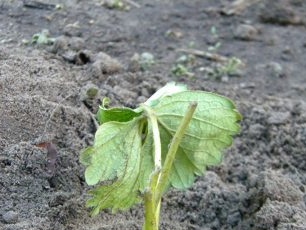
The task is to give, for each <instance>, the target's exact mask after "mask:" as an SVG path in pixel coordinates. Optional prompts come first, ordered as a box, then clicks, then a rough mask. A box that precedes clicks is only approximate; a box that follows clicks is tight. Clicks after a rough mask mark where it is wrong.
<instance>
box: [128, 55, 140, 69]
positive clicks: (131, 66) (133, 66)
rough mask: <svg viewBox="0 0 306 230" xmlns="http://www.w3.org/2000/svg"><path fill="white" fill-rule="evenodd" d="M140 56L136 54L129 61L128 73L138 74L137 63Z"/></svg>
mask: <svg viewBox="0 0 306 230" xmlns="http://www.w3.org/2000/svg"><path fill="white" fill-rule="evenodd" d="M139 59H140V55H139V54H138V53H135V54H134V55H133V56H132V57H131V59H130V63H129V65H128V71H130V72H133V73H135V72H138V71H139V70H140V68H141V66H140V63H139Z"/></svg>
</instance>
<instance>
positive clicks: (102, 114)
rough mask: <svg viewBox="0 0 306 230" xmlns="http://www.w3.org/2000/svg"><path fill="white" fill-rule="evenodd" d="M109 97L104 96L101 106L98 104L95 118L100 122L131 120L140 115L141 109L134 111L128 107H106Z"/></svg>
mask: <svg viewBox="0 0 306 230" xmlns="http://www.w3.org/2000/svg"><path fill="white" fill-rule="evenodd" d="M109 102H110V101H109V99H108V98H104V100H103V103H102V106H100V108H99V111H98V113H97V119H98V121H99V123H100V124H103V123H105V122H109V121H119V122H127V121H131V120H132V119H133V118H135V117H138V116H140V115H141V113H142V111H135V110H133V109H130V108H126V107H123V108H116V107H114V108H111V109H108V108H106V107H107V106H108V104H109Z"/></svg>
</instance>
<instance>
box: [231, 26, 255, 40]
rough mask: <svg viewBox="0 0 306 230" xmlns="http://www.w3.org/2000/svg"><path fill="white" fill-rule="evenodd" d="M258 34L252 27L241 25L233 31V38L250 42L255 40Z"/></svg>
mask: <svg viewBox="0 0 306 230" xmlns="http://www.w3.org/2000/svg"><path fill="white" fill-rule="evenodd" d="M258 33H259V32H258V30H257V29H256V28H255V27H254V26H251V25H247V24H241V25H239V26H238V27H237V28H236V29H235V31H234V36H235V38H237V39H240V40H245V41H252V40H255V39H256V36H257V35H258Z"/></svg>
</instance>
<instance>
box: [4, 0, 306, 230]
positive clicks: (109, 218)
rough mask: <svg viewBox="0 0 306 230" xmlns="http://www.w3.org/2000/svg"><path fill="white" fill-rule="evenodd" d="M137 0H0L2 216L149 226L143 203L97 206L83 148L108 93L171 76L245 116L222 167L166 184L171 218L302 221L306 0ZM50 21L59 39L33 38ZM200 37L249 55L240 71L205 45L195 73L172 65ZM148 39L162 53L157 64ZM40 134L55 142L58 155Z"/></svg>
mask: <svg viewBox="0 0 306 230" xmlns="http://www.w3.org/2000/svg"><path fill="white" fill-rule="evenodd" d="M135 1H136V2H137V3H138V4H139V5H140V8H137V7H135V6H134V5H128V6H129V7H130V10H129V11H120V10H117V9H107V8H106V7H105V6H101V4H99V2H98V1H85V0H84V1H82V0H79V1H78V0H70V1H66V5H64V8H63V9H61V10H54V9H52V7H51V8H50V9H40V8H37V7H36V8H31V7H29V6H31V5H33V3H35V2H34V1H27V0H25V1H23V2H22V1H17V0H16V1H11V0H1V1H0V229H5V230H8V229H10V230H13V229H14V230H15V229H56V230H58V229H141V225H142V222H143V219H142V218H143V217H142V216H143V211H142V206H137V207H135V208H133V209H132V210H130V211H128V212H125V213H118V214H116V215H112V214H111V213H109V212H103V213H102V214H101V215H100V216H98V217H96V218H90V217H89V211H90V210H88V209H86V208H85V201H86V193H87V190H88V186H87V185H86V184H85V182H84V176H83V173H84V168H83V166H81V165H80V163H79V161H78V156H79V153H80V151H81V150H82V148H84V147H86V146H88V145H90V144H91V143H92V141H93V135H94V133H95V123H94V121H93V117H92V115H91V113H95V112H96V110H97V107H98V105H99V104H100V102H101V98H103V97H104V96H108V97H110V98H111V99H112V101H113V103H114V104H117V105H125V106H136V105H137V104H138V103H140V102H143V101H144V100H145V99H146V98H148V97H149V96H150V95H151V94H152V93H153V92H154V91H155V90H156V89H158V88H160V87H161V86H162V85H164V84H165V83H166V82H169V81H180V82H184V83H186V84H188V85H189V87H190V88H192V89H201V90H208V91H214V92H218V93H221V94H223V95H226V96H229V97H231V98H232V99H233V100H234V101H235V102H236V103H237V106H238V108H239V110H240V111H241V113H242V114H243V116H244V119H243V122H242V132H241V134H240V135H239V136H238V137H237V138H236V139H235V143H234V145H233V146H232V148H231V149H230V150H228V151H227V152H226V154H225V158H224V163H223V164H222V165H221V166H220V167H215V168H212V169H210V170H209V171H208V172H207V174H206V176H205V177H202V178H198V180H197V182H196V183H195V184H194V186H193V187H192V188H191V189H189V190H188V191H186V192H181V191H175V190H172V191H171V192H170V193H168V195H167V196H166V197H165V198H164V200H163V215H162V224H161V229H278V230H285V229H294V230H295V229H299V230H300V229H306V193H305V190H306V101H305V98H306V77H305V71H306V62H305V60H306V40H305V37H306V36H305V35H306V30H305V23H306V22H305V18H306V3H305V1H303V0H291V1H285V0H282V1H280V0H279V1H244V2H247V3H248V2H249V3H253V4H248V5H244V6H245V7H243V6H242V7H241V5H239V7H240V8H239V7H238V8H235V7H234V8H233V7H230V6H231V4H230V3H231V1H215V0H207V1H204V0H194V1H188V0H167V1H166V0H164V1H162V0H156V1H149V0H139V1H137V0H135ZM242 2H243V1H242ZM45 3H49V4H53V3H57V2H55V1H51V0H50V1H45ZM24 4H25V5H24ZM34 5H35V4H34ZM36 6H37V5H36ZM43 6H46V5H43ZM43 29H48V30H49V32H50V36H51V37H55V38H56V41H55V43H54V44H53V45H45V46H44V45H41V46H38V45H31V44H28V45H27V44H25V43H26V41H25V39H28V40H31V38H32V35H33V34H36V33H39V32H41V30H43ZM218 43H219V44H220V45H221V46H220V47H219V48H218V46H219V45H218ZM190 48H192V49H193V50H200V51H208V50H210V52H213V53H216V54H219V55H222V56H225V57H227V58H231V57H237V58H239V59H240V60H241V61H242V62H243V63H244V65H243V66H241V67H240V68H239V69H238V70H237V71H235V73H234V74H231V73H229V72H226V71H223V72H222V71H220V68H221V69H222V66H221V67H220V65H224V63H223V64H221V63H220V62H218V61H214V60H208V59H207V58H203V57H199V56H196V57H195V59H194V58H192V61H189V62H188V63H187V64H186V65H188V68H189V71H190V72H192V73H193V74H194V76H190V75H188V74H187V75H185V76H174V75H173V74H172V73H171V68H172V67H173V66H174V64H175V61H176V60H177V59H178V58H179V57H181V56H182V55H183V54H184V53H182V52H180V51H178V50H179V49H190ZM214 48H215V50H212V49H214ZM101 52H102V53H101ZM143 52H150V53H152V54H153V55H154V56H155V60H156V63H155V65H154V66H153V67H152V68H150V69H148V70H147V71H142V70H141V69H139V66H138V62H137V61H135V59H136V58H135V57H136V56H134V54H135V53H139V54H141V53H143ZM105 54H107V55H109V56H106V55H105ZM133 56H134V58H132V57H133ZM131 58H132V60H131ZM92 87H96V88H98V89H99V93H98V95H97V96H96V97H95V98H94V99H90V98H88V97H87V96H86V93H84V92H86V90H87V89H88V88H92ZM42 141H49V142H52V143H53V144H54V145H55V146H56V148H57V150H58V154H57V156H56V162H55V165H52V164H51V165H50V163H48V160H50V156H49V155H48V154H47V151H46V150H45V149H44V148H40V147H37V144H38V143H41V142H42ZM51 158H52V156H51ZM52 159H53V158H52ZM52 159H51V160H52ZM51 162H52V161H51Z"/></svg>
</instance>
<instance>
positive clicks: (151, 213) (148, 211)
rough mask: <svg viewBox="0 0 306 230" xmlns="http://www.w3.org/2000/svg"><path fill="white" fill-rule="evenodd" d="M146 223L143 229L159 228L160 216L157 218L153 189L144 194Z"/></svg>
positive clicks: (152, 229)
mask: <svg viewBox="0 0 306 230" xmlns="http://www.w3.org/2000/svg"><path fill="white" fill-rule="evenodd" d="M144 205H145V224H144V226H143V230H158V222H157V221H158V218H156V211H155V210H156V208H155V207H154V206H155V202H154V199H153V196H152V192H151V191H146V192H145V195H144Z"/></svg>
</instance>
